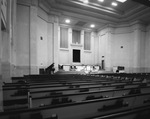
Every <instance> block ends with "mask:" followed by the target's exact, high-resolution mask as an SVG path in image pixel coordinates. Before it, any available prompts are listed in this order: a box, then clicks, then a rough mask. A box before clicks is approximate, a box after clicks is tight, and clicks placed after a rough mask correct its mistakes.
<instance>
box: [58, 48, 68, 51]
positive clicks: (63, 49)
mask: <svg viewBox="0 0 150 119" xmlns="http://www.w3.org/2000/svg"><path fill="white" fill-rule="evenodd" d="M60 51H69V49H68V48H60Z"/></svg>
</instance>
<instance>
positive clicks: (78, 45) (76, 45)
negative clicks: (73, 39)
mask: <svg viewBox="0 0 150 119" xmlns="http://www.w3.org/2000/svg"><path fill="white" fill-rule="evenodd" d="M70 45H71V46H75V47H83V45H81V44H73V43H72V44H70Z"/></svg>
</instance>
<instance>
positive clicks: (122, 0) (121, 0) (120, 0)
mask: <svg viewBox="0 0 150 119" xmlns="http://www.w3.org/2000/svg"><path fill="white" fill-rule="evenodd" d="M117 1H119V2H122V3H124V2H126V1H127V0H117Z"/></svg>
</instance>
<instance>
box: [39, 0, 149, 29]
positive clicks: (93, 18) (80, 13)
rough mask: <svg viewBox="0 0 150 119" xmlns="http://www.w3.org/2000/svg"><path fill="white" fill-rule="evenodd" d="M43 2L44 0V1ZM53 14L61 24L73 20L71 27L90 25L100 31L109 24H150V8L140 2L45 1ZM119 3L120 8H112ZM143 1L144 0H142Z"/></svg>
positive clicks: (93, 0) (95, 0)
mask: <svg viewBox="0 0 150 119" xmlns="http://www.w3.org/2000/svg"><path fill="white" fill-rule="evenodd" d="M42 1H43V0H42ZM44 1H45V2H46V3H47V5H48V7H49V9H50V13H51V14H56V15H58V16H59V23H60V24H66V23H65V19H66V18H69V19H71V22H70V24H69V25H71V26H78V27H84V28H90V27H89V26H90V24H92V23H93V24H95V29H99V28H101V27H103V26H105V25H107V24H122V23H129V22H132V21H136V20H140V21H142V22H144V23H145V24H148V23H150V7H148V6H146V5H147V4H149V3H150V0H144V1H147V2H148V3H146V5H144V4H143V3H142V4H141V3H139V0H127V1H126V2H125V3H121V2H117V1H116V0H104V2H103V3H101V2H98V1H97V0H89V3H87V4H86V3H84V2H83V0H44ZM114 1H115V2H117V3H118V6H112V5H111V3H112V2H114ZM140 1H143V0H140Z"/></svg>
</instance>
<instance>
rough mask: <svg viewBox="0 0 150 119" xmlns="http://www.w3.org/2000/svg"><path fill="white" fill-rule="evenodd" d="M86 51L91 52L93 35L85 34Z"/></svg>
mask: <svg viewBox="0 0 150 119" xmlns="http://www.w3.org/2000/svg"><path fill="white" fill-rule="evenodd" d="M84 50H91V33H90V32H86V31H85V32H84Z"/></svg>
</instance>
